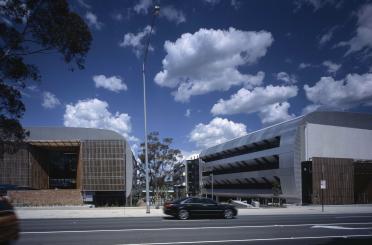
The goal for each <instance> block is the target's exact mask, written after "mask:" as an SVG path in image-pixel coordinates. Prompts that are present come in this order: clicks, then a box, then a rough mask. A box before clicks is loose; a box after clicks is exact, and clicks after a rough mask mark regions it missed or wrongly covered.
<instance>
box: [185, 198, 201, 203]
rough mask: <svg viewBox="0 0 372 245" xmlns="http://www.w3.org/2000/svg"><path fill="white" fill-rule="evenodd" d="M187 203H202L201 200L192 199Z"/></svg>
mask: <svg viewBox="0 0 372 245" xmlns="http://www.w3.org/2000/svg"><path fill="white" fill-rule="evenodd" d="M185 203H201V202H200V199H199V198H190V199H189V200H187V201H186V202H185Z"/></svg>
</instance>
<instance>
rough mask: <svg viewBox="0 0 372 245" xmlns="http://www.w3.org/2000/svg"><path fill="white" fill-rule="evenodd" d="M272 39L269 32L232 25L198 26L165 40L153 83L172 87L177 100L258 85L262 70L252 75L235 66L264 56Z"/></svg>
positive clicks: (261, 77)
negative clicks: (195, 29) (193, 31)
mask: <svg viewBox="0 0 372 245" xmlns="http://www.w3.org/2000/svg"><path fill="white" fill-rule="evenodd" d="M272 42H273V37H272V35H271V33H269V32H266V31H259V32H254V31H240V30H236V29H234V28H229V30H214V29H200V30H199V31H197V32H195V33H194V34H190V33H185V34H182V36H181V37H180V38H178V39H177V40H176V41H175V42H171V41H166V42H165V44H164V49H165V51H166V52H167V55H166V56H165V58H164V59H163V61H162V64H163V70H162V71H160V72H159V73H158V74H157V75H156V76H155V82H156V83H157V84H158V85H160V86H163V87H169V88H175V89H176V90H174V91H173V93H172V94H173V95H174V97H175V100H176V101H181V102H186V101H188V100H189V99H190V97H191V96H194V95H201V94H206V93H209V92H212V91H227V90H228V89H230V87H231V86H236V85H242V84H244V85H245V86H246V87H254V86H259V85H260V84H261V83H262V80H263V78H264V73H263V72H258V73H257V75H254V76H252V75H248V74H242V73H241V72H240V71H239V70H238V67H239V66H242V65H247V64H253V63H255V62H257V61H258V60H259V59H260V58H261V57H263V56H265V55H266V52H267V50H268V48H269V47H270V46H271V44H272Z"/></svg>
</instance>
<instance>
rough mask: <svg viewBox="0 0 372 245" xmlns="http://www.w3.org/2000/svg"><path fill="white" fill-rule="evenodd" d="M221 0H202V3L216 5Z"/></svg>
mask: <svg viewBox="0 0 372 245" xmlns="http://www.w3.org/2000/svg"><path fill="white" fill-rule="evenodd" d="M220 1H221V0H203V2H204V3H207V4H210V5H216V4H218V3H220Z"/></svg>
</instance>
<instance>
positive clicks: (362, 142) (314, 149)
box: [305, 123, 372, 160]
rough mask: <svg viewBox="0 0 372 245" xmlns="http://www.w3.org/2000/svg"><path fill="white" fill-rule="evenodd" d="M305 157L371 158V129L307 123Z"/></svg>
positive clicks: (307, 158)
mask: <svg viewBox="0 0 372 245" xmlns="http://www.w3.org/2000/svg"><path fill="white" fill-rule="evenodd" d="M305 138H306V139H305V144H306V146H305V152H306V153H305V158H306V160H309V159H310V158H312V157H333V158H351V159H363V160H370V159H372V145H371V142H372V130H366V129H357V128H347V127H338V126H329V125H320V124H311V123H309V124H307V125H306V129H305Z"/></svg>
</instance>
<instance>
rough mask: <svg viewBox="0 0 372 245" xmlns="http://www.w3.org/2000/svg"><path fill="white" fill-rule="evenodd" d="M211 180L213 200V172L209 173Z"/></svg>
mask: <svg viewBox="0 0 372 245" xmlns="http://www.w3.org/2000/svg"><path fill="white" fill-rule="evenodd" d="M211 180H212V200H214V198H213V194H214V193H213V172H212V173H211Z"/></svg>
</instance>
